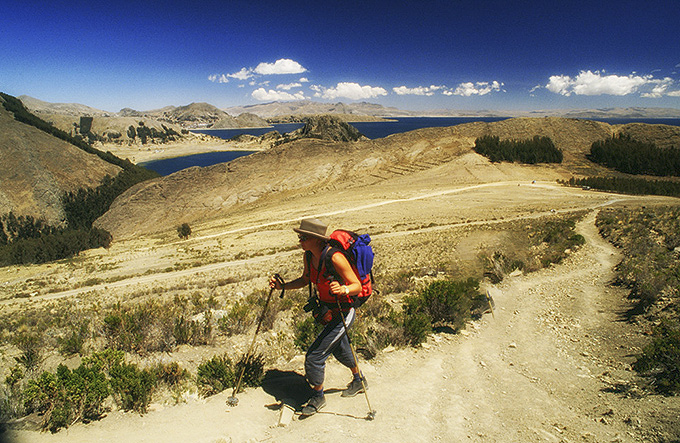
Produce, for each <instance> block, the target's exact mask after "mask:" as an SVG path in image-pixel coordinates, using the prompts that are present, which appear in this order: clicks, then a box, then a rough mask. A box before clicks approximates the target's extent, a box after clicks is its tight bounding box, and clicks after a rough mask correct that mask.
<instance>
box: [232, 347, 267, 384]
mask: <svg viewBox="0 0 680 443" xmlns="http://www.w3.org/2000/svg"><path fill="white" fill-rule="evenodd" d="M241 371H243V379H242V380H241V387H245V386H260V385H261V384H262V379H263V378H264V356H263V355H262V354H256V355H253V356H251V357H250V358H248V356H247V355H244V356H243V357H241V359H240V360H239V361H238V362H237V363H236V366H235V368H234V375H235V376H236V377H240V376H241ZM237 381H238V380H237Z"/></svg>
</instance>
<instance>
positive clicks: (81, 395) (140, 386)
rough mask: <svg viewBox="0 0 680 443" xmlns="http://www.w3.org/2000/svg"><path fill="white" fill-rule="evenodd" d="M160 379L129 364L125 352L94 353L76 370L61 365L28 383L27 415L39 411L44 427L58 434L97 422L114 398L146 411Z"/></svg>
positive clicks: (25, 396)
mask: <svg viewBox="0 0 680 443" xmlns="http://www.w3.org/2000/svg"><path fill="white" fill-rule="evenodd" d="M155 385H156V376H155V374H154V373H153V372H151V371H149V370H147V369H140V368H138V367H137V365H135V364H132V363H125V362H124V356H123V353H122V352H121V351H112V350H107V351H104V352H101V353H96V354H93V355H92V356H91V357H90V358H85V359H83V362H82V363H81V364H80V366H78V367H77V368H76V369H74V370H70V369H68V368H67V367H66V366H64V365H63V364H62V365H59V367H58V368H57V371H56V372H55V373H51V372H48V371H44V372H43V373H42V374H40V376H38V377H37V378H35V379H30V380H28V381H27V382H26V386H25V388H24V390H23V393H22V397H23V401H24V408H25V410H26V412H28V413H30V412H34V411H35V412H38V413H40V414H41V415H42V417H43V423H42V426H43V428H44V429H49V430H50V431H52V432H56V431H58V430H59V429H61V428H65V427H68V426H70V425H72V424H73V423H75V422H78V421H84V422H87V421H90V420H96V419H98V418H100V417H101V415H102V413H103V412H104V406H103V405H104V401H105V400H106V398H107V397H108V396H109V395H113V397H114V399H115V400H116V401H117V403H118V404H119V406H120V407H121V408H122V409H124V410H134V411H136V412H139V413H144V412H146V408H147V407H148V405H149V402H150V401H151V393H152V392H153V389H154V387H155Z"/></svg>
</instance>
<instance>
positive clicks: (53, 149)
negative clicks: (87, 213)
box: [0, 98, 120, 224]
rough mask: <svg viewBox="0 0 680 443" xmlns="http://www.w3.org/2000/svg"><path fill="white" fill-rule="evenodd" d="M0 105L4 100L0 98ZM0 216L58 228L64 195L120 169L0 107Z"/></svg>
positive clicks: (92, 185) (95, 184)
mask: <svg viewBox="0 0 680 443" xmlns="http://www.w3.org/2000/svg"><path fill="white" fill-rule="evenodd" d="M0 100H2V99H1V98H0ZM0 164H1V165H2V167H1V168H0V214H6V213H8V212H10V211H12V212H13V213H14V214H15V215H31V216H34V217H42V218H45V219H46V220H47V221H48V222H49V223H51V224H58V223H60V222H61V220H62V218H63V211H62V205H61V196H62V195H63V193H64V192H66V191H74V190H76V189H78V188H82V187H95V186H97V185H99V183H100V181H101V180H102V178H104V176H106V175H111V176H115V175H117V174H118V172H119V171H120V168H119V167H117V166H114V165H112V164H110V163H107V162H105V161H104V160H102V159H100V158H99V157H97V156H96V155H94V154H88V153H86V152H84V151H82V150H81V149H79V148H77V147H75V146H73V145H72V144H70V143H67V142H65V141H63V140H60V139H58V138H56V137H53V136H52V135H49V134H47V133H45V132H43V131H41V130H39V129H37V128H34V127H33V126H29V125H27V124H24V123H20V122H18V121H16V120H15V119H14V116H13V115H12V114H11V113H10V112H8V111H6V110H5V108H4V107H2V106H0Z"/></svg>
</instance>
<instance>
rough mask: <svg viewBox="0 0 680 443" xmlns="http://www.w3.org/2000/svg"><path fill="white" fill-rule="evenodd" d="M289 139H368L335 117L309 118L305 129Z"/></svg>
mask: <svg viewBox="0 0 680 443" xmlns="http://www.w3.org/2000/svg"><path fill="white" fill-rule="evenodd" d="M288 137H290V139H297V138H316V139H320V140H332V141H338V142H355V141H358V140H361V139H366V137H365V136H364V135H363V134H361V132H359V131H358V130H357V129H356V128H355V127H354V126H352V125H350V124H348V123H347V122H345V121H343V120H341V119H339V118H337V117H335V116H333V115H319V116H312V117H309V118H307V122H306V123H305V125H304V126H303V127H301V128H300V129H297V130H295V131H293V132H291V133H290V134H288Z"/></svg>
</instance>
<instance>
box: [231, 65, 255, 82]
mask: <svg viewBox="0 0 680 443" xmlns="http://www.w3.org/2000/svg"><path fill="white" fill-rule="evenodd" d="M252 76H253V70H252V69H247V68H241V70H240V71H238V72H235V73H233V74H227V77H231V78H235V79H238V80H248V79H249V78H250V77H252Z"/></svg>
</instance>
